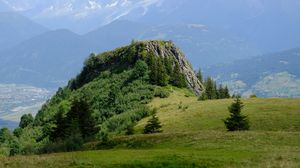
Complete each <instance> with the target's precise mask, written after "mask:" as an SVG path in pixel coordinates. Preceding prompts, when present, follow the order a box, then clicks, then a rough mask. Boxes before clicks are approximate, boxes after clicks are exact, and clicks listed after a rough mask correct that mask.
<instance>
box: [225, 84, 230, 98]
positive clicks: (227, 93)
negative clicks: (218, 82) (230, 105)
mask: <svg viewBox="0 0 300 168" xmlns="http://www.w3.org/2000/svg"><path fill="white" fill-rule="evenodd" d="M230 97H231V96H230V93H229V89H228V87H227V86H225V88H224V98H225V99H229V98H230Z"/></svg>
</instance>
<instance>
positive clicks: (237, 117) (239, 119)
mask: <svg viewBox="0 0 300 168" xmlns="http://www.w3.org/2000/svg"><path fill="white" fill-rule="evenodd" d="M243 107H244V105H243V102H241V100H240V98H239V97H236V99H235V100H234V102H233V103H232V104H231V106H229V107H228V110H229V112H230V117H228V118H227V119H226V120H224V124H225V126H226V128H227V130H228V131H241V130H249V127H250V126H249V121H248V119H247V116H244V115H242V114H241V110H242V108H243Z"/></svg>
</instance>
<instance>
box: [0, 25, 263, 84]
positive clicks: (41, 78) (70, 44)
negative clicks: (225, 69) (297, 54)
mask: <svg viewBox="0 0 300 168" xmlns="http://www.w3.org/2000/svg"><path fill="white" fill-rule="evenodd" d="M124 28H126V30H124ZM148 39H164V40H169V39H173V41H174V42H175V43H176V44H178V46H179V47H180V48H182V50H183V51H184V52H186V53H187V57H188V58H189V59H190V60H191V62H192V63H193V65H194V66H195V67H199V66H201V67H203V66H205V65H207V64H213V63H216V62H217V63H220V62H230V61H232V60H234V59H235V58H236V57H237V56H240V57H247V56H249V55H255V54H257V53H258V52H257V51H255V49H253V48H250V47H249V45H248V44H247V43H246V42H243V41H242V40H240V39H238V38H232V36H231V35H228V34H226V33H223V32H221V31H219V30H214V29H212V28H210V27H207V26H205V25H198V24H180V25H169V26H167V25H165V26H151V25H146V24H141V23H138V22H132V21H126V20H118V21H115V22H112V23H111V24H109V25H106V26H103V27H100V28H99V29H96V30H94V31H92V32H89V33H87V34H85V35H77V34H75V33H73V32H71V31H68V30H55V31H49V32H46V33H43V34H41V35H38V36H36V37H34V38H31V39H28V40H25V41H23V42H22V43H20V44H18V45H17V46H15V47H13V48H11V49H8V50H4V51H2V52H0V59H1V63H0V65H1V68H0V74H2V76H3V78H2V79H1V80H0V82H3V83H19V84H27V85H33V86H38V87H52V88H53V87H58V86H62V85H64V84H65V83H66V81H67V79H68V78H70V77H72V76H74V75H75V74H76V73H78V71H79V69H80V66H81V65H82V62H83V60H84V57H83V56H87V55H89V54H90V53H92V52H103V51H107V50H111V49H113V48H115V47H117V46H122V45H125V44H128V43H129V42H131V41H132V40H148ZM245 53H247V54H245ZM61 72H64V73H61Z"/></svg>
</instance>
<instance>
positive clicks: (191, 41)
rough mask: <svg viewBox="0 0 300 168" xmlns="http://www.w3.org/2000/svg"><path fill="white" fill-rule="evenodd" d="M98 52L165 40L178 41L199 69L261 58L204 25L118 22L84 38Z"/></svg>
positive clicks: (238, 41) (243, 43) (245, 45)
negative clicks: (250, 57) (133, 41)
mask: <svg viewBox="0 0 300 168" xmlns="http://www.w3.org/2000/svg"><path fill="white" fill-rule="evenodd" d="M84 37H85V38H86V39H87V40H88V41H89V42H91V43H92V46H93V47H92V48H93V49H95V50H96V51H103V50H109V49H112V48H115V47H117V46H120V45H124V44H126V43H128V42H130V41H131V40H147V39H162V40H172V41H174V42H175V43H176V44H177V45H178V46H179V47H180V48H181V49H182V50H183V51H184V52H185V53H187V56H188V58H189V59H190V60H191V61H192V63H193V65H194V66H195V67H199V66H201V67H203V66H205V65H211V64H215V63H222V62H230V61H233V60H235V59H236V58H247V57H249V56H252V55H257V54H259V51H258V50H256V49H255V47H253V46H251V45H250V44H248V43H247V42H246V41H244V40H243V39H240V38H239V37H235V36H234V35H233V34H229V33H226V32H224V31H222V30H220V29H214V28H212V27H209V26H207V25H202V24H173V25H172V24H170V25H158V26H153V25H149V24H143V23H139V22H133V21H126V20H117V21H114V22H112V23H111V24H108V25H106V26H103V27H100V28H99V29H96V30H94V31H92V32H90V33H87V34H86V35H85V36H84Z"/></svg>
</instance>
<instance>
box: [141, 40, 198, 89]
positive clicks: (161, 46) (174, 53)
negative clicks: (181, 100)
mask: <svg viewBox="0 0 300 168" xmlns="http://www.w3.org/2000/svg"><path fill="white" fill-rule="evenodd" d="M143 43H144V44H145V47H146V50H147V52H152V53H154V55H155V56H158V57H166V56H167V57H173V58H174V60H175V61H176V62H177V63H178V65H179V67H180V71H181V72H182V73H183V74H184V75H185V77H186V81H187V85H188V87H189V88H190V89H191V90H193V91H194V92H195V94H197V95H200V94H201V92H202V91H203V90H204V86H203V84H202V83H201V82H200V81H199V80H198V78H197V76H196V74H195V73H194V71H193V68H192V66H191V64H190V63H189V62H188V61H187V59H186V57H185V55H184V54H183V52H182V51H181V50H180V49H179V48H177V47H176V46H175V44H174V43H172V42H171V41H146V42H143Z"/></svg>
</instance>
